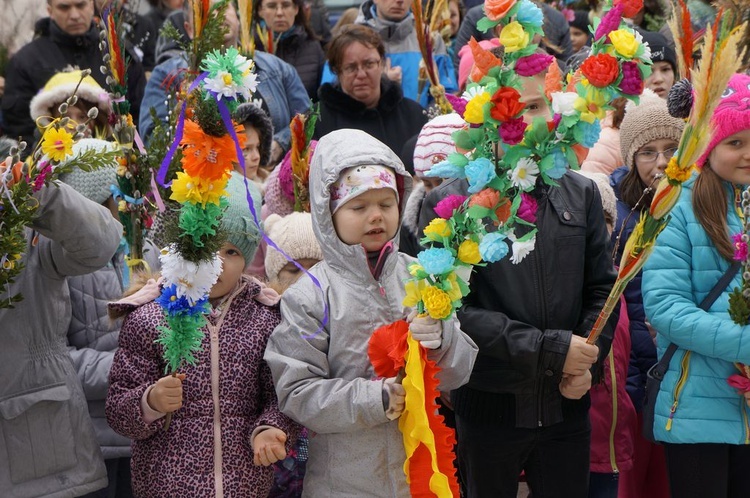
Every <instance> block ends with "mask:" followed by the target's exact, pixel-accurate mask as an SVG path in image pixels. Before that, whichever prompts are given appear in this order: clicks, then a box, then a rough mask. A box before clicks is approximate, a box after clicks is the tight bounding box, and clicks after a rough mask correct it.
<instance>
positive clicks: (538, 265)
mask: <svg viewBox="0 0 750 498" xmlns="http://www.w3.org/2000/svg"><path fill="white" fill-rule="evenodd" d="M540 251H541V247H540V244H537V246H536V247H535V248H534V252H533V253H532V254H531V255H532V256H535V263H536V265H535V266H536V271H537V278H536V279H535V281H536V284H537V291H538V292H537V293H538V296H539V301H538V302H539V306H540V315H541V317H542V327H541V329H542V330H544V329H546V328H547V309H546V306H545V305H544V292H543V290H542V289H543V288H544V286H543V285H542V282H540V280H541V279H542V275H543V273H542V258H541V254H540ZM539 391H540V392H539V395H538V396H537V412H536V414H537V425H538V426H539V427H542V426H543V423H542V409H543V406H542V398H543V397H544V396H543V395H544V381H542V382H541V383H540V385H539Z"/></svg>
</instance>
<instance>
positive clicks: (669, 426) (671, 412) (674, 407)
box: [667, 401, 677, 431]
mask: <svg viewBox="0 0 750 498" xmlns="http://www.w3.org/2000/svg"><path fill="white" fill-rule="evenodd" d="M675 411H677V401H675V402H674V403H672V408H670V409H669V420H667V430H668V431H671V430H672V419H674V412H675Z"/></svg>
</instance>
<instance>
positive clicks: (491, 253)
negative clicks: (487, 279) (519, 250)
mask: <svg viewBox="0 0 750 498" xmlns="http://www.w3.org/2000/svg"><path fill="white" fill-rule="evenodd" d="M505 239H506V237H505V235H503V234H501V233H499V232H492V233H488V234H487V235H485V236H484V238H482V242H480V243H479V254H481V255H482V259H483V260H485V261H487V262H488V263H494V262H496V261H500V260H501V259H503V258H504V257H505V256H507V255H508V243H507V242H505Z"/></svg>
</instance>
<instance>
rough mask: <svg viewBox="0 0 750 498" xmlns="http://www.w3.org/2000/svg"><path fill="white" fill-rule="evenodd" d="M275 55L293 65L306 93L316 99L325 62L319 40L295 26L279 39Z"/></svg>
mask: <svg viewBox="0 0 750 498" xmlns="http://www.w3.org/2000/svg"><path fill="white" fill-rule="evenodd" d="M261 47H262V45H259V46H258V49H259V50H262V48H261ZM275 55H276V57H278V58H279V59H281V60H283V61H284V62H286V63H288V64H290V65H291V66H294V69H296V70H297V74H299V79H301V80H302V84H303V85H305V90H307V94H308V95H309V96H310V98H311V99H312V100H314V101H317V100H318V87H319V86H320V77H321V76H322V75H323V65H324V64H325V62H326V56H325V54H324V53H323V48H322V47H321V46H320V42H319V41H318V40H315V39H312V38H310V37H309V36H308V35H307V33H305V28H303V27H302V26H295V27H294V29H293V31H292V32H291V33H290V34H289V35H287V36H285V37H284V38H282V39H281V40H279V42H278V46H277V47H276V54H275Z"/></svg>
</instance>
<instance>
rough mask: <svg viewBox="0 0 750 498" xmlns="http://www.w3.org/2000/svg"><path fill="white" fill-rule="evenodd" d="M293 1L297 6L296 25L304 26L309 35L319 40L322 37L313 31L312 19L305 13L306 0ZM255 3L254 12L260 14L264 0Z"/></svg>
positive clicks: (312, 38)
mask: <svg viewBox="0 0 750 498" xmlns="http://www.w3.org/2000/svg"><path fill="white" fill-rule="evenodd" d="M292 2H294V5H296V6H297V15H296V16H294V25H295V26H302V27H303V28H304V29H305V33H306V34H307V37H308V38H310V39H311V40H316V41H317V40H319V39H320V38H319V37H318V35H317V34H315V31H313V29H312V26H310V19H309V18H308V16H307V14H306V13H305V0H292ZM254 3H255V5H254V6H253V12H255V13H256V15H258V16H259V15H260V9H261V5H262V4H263V0H254Z"/></svg>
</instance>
